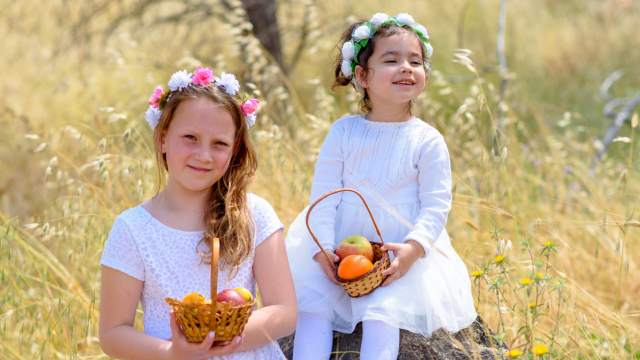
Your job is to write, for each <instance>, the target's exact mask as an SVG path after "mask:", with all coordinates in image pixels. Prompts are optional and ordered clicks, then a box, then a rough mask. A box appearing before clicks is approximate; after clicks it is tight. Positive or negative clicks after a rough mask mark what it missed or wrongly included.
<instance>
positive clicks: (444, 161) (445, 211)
mask: <svg viewBox="0 0 640 360" xmlns="http://www.w3.org/2000/svg"><path fill="white" fill-rule="evenodd" d="M419 150H420V152H419V159H418V167H419V173H418V183H419V189H418V198H419V200H420V212H419V214H418V217H417V218H416V220H415V223H414V224H413V225H414V229H413V230H411V231H410V232H409V234H407V236H406V237H405V238H404V240H403V241H404V242H407V241H408V240H415V241H417V242H418V243H420V244H421V245H422V246H423V247H424V250H425V256H428V255H429V252H430V251H431V244H430V243H429V241H428V240H430V241H431V242H433V243H435V242H436V240H437V239H438V236H440V233H442V231H443V230H444V227H445V225H446V223H447V217H448V215H449V211H450V210H451V162H450V160H449V151H448V150H447V145H446V143H445V142H444V138H443V137H442V135H440V133H437V132H436V136H432V137H431V138H430V139H428V140H427V141H425V143H424V145H423V146H421V147H420V149H419ZM427 239H428V240H427Z"/></svg>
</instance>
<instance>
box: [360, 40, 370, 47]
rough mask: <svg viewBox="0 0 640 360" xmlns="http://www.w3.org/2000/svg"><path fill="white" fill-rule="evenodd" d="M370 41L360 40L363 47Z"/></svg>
mask: <svg viewBox="0 0 640 360" xmlns="http://www.w3.org/2000/svg"><path fill="white" fill-rule="evenodd" d="M368 43H369V39H364V40H362V41H361V42H360V45H361V48H363V47H365V46H367V44H368Z"/></svg>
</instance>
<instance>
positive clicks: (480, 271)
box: [471, 270, 484, 277]
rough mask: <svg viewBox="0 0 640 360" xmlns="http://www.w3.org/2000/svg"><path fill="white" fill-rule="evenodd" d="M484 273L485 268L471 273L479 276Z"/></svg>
mask: <svg viewBox="0 0 640 360" xmlns="http://www.w3.org/2000/svg"><path fill="white" fill-rule="evenodd" d="M482 274H484V270H476V271H474V272H473V273H471V275H473V276H475V277H478V276H480V275H482Z"/></svg>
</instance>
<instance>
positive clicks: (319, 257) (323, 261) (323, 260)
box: [313, 249, 340, 285]
mask: <svg viewBox="0 0 640 360" xmlns="http://www.w3.org/2000/svg"><path fill="white" fill-rule="evenodd" d="M324 251H325V252H326V253H327V255H329V258H331V259H333V262H337V261H338V260H340V257H338V255H336V254H334V253H333V251H331V250H327V249H325V250H324ZM313 257H314V258H315V259H316V261H317V262H318V263H320V266H322V270H324V272H325V273H326V274H327V276H328V277H329V280H331V281H333V282H334V283H336V284H338V285H340V283H339V282H338V280H336V276H335V273H334V272H333V265H332V264H330V263H329V260H327V257H326V256H324V254H323V253H322V251H320V252H319V253H317V254H315V255H314V256H313Z"/></svg>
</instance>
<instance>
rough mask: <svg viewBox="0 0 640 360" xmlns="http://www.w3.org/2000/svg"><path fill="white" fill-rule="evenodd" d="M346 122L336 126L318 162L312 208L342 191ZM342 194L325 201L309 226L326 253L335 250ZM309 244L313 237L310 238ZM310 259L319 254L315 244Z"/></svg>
mask: <svg viewBox="0 0 640 360" xmlns="http://www.w3.org/2000/svg"><path fill="white" fill-rule="evenodd" d="M343 135H344V122H342V121H340V122H336V123H335V124H333V126H332V127H331V130H330V131H329V134H328V135H327V138H326V139H325V140H324V143H323V144H322V147H321V148H320V154H319V155H318V161H317V162H316V169H315V174H314V176H313V183H312V185H311V197H310V199H309V204H313V203H314V202H315V201H316V200H318V198H320V197H321V196H322V195H324V194H326V193H328V192H329V191H332V190H336V189H339V188H342V187H343V180H342V176H343V171H344V155H343V150H342V149H343V144H342V140H343ZM341 199H342V193H338V194H335V195H331V196H329V197H328V198H326V199H324V200H322V201H321V202H320V203H319V204H318V205H316V207H315V208H313V210H312V212H311V215H310V216H309V226H310V227H311V229H312V230H313V233H314V234H315V235H316V237H317V238H318V241H320V245H321V246H322V247H323V248H325V249H330V250H333V249H334V247H335V237H336V235H335V229H334V227H335V222H336V211H337V208H338V205H339V204H340V200H341ZM309 239H310V241H313V240H312V239H311V236H309ZM309 249H310V250H311V251H310V254H309V255H310V256H311V257H313V256H314V255H315V254H317V253H318V252H320V249H319V248H318V247H317V246H315V244H314V245H313V246H311V247H309Z"/></svg>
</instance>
